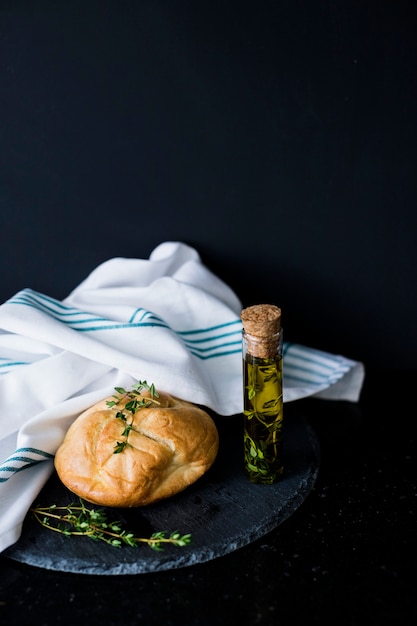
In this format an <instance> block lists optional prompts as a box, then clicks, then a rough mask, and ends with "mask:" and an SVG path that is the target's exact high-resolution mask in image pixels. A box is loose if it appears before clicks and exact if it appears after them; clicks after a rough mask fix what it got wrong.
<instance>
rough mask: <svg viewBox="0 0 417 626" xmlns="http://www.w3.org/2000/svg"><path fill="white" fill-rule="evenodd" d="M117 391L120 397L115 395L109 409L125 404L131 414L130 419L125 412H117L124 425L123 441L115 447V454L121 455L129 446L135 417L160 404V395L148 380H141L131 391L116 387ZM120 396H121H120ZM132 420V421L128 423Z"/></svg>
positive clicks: (109, 403) (108, 402)
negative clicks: (140, 410) (140, 411)
mask: <svg viewBox="0 0 417 626" xmlns="http://www.w3.org/2000/svg"><path fill="white" fill-rule="evenodd" d="M114 389H115V391H116V392H117V394H118V395H116V394H115V395H113V396H112V397H113V398H114V400H108V401H107V402H106V404H107V406H108V407H109V408H113V407H115V406H117V405H119V404H121V403H124V408H125V410H126V411H127V412H128V413H130V415H131V417H130V418H129V417H128V416H127V415H126V413H124V412H123V411H117V413H116V418H117V419H119V420H121V421H122V422H123V425H124V429H123V432H122V437H124V439H123V441H118V442H117V443H116V445H115V446H114V453H113V454H119V453H120V452H123V450H124V449H125V447H126V446H127V445H128V437H129V433H130V431H131V430H133V417H134V415H135V413H136V412H137V411H139V409H143V408H148V407H150V406H151V405H152V404H158V405H159V404H160V403H159V402H158V400H157V398H159V393H158V392H157V391H156V389H155V385H154V384H153V383H152V384H150V385H148V383H147V382H146V380H139V381H138V382H137V383H135V384H134V385H132V389H131V390H130V391H126V389H124V388H123V387H115V388H114ZM144 391H145V392H148V394H149V396H148V395H146V396H143V392H144ZM119 394H120V395H119ZM129 419H130V421H128V420H129Z"/></svg>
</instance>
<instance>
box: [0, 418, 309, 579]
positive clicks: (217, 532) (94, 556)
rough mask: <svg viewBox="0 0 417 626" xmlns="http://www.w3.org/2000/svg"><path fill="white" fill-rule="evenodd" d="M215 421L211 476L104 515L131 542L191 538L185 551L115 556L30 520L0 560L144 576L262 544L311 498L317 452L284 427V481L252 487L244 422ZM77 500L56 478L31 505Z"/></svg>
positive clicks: (297, 429)
mask: <svg viewBox="0 0 417 626" xmlns="http://www.w3.org/2000/svg"><path fill="white" fill-rule="evenodd" d="M213 419H215V421H216V424H217V427H218V430H219V435H220V448H219V453H218V456H217V459H216V461H215V463H214V465H213V466H212V467H211V469H210V470H209V471H208V472H207V473H206V474H205V475H204V476H203V477H202V478H200V479H199V480H198V481H197V482H196V483H194V484H193V485H191V486H190V487H188V488H187V489H186V490H185V491H183V492H182V493H180V494H177V495H176V496H174V497H172V498H169V499H167V500H163V501H161V502H159V503H157V504H155V505H151V506H148V507H143V508H136V509H106V511H107V514H108V518H109V519H115V520H120V521H121V523H122V524H123V527H124V528H125V529H126V530H129V531H132V532H134V533H135V536H141V537H149V536H150V535H151V534H152V533H153V532H155V531H162V530H165V531H168V532H169V533H171V532H172V531H175V530H178V531H179V532H180V533H181V534H185V533H191V535H192V543H191V544H190V545H189V546H185V547H181V548H179V547H175V546H171V545H168V544H167V545H166V546H165V547H164V550H163V552H156V551H155V550H152V549H151V548H149V547H148V546H147V545H146V544H142V545H140V546H139V547H137V548H131V547H128V546H123V547H122V548H120V549H118V548H114V547H111V546H108V545H107V544H105V543H103V542H100V541H92V540H91V539H88V538H86V537H77V538H76V537H65V536H63V535H61V534H60V533H56V532H53V531H51V530H49V529H46V528H44V527H43V526H41V524H39V523H38V522H36V521H35V520H34V519H33V517H32V515H31V514H28V516H27V518H26V520H25V523H24V526H23V532H22V536H21V538H20V539H19V541H18V542H17V543H16V544H14V545H13V546H11V547H9V548H8V549H7V550H6V551H5V552H4V553H3V554H4V556H6V557H9V558H11V559H13V560H16V561H19V562H22V563H26V564H28V565H34V566H36V567H40V568H44V569H49V570H56V571H61V572H73V573H82V574H95V575H117V574H144V573H148V572H157V571H161V570H169V569H175V568H180V567H185V566H189V565H194V564H196V563H202V562H205V561H209V560H212V559H215V558H217V557H220V556H223V555H225V554H228V553H230V552H233V551H234V550H237V549H238V548H241V547H242V546H245V545H247V544H249V543H251V542H253V541H255V540H256V539H259V538H260V537H262V536H263V535H265V534H266V533H268V532H269V531H271V530H272V529H274V528H276V527H277V526H278V525H279V524H280V523H281V522H283V521H284V520H285V519H287V518H288V517H289V516H290V515H291V514H292V513H293V512H294V511H295V510H296V509H297V508H298V507H299V506H300V504H301V503H302V502H303V501H304V500H305V498H306V497H307V495H308V494H309V492H310V491H311V489H312V487H313V485H314V483H315V480H316V477H317V473H318V468H319V457H320V455H319V445H318V442H317V439H316V436H315V434H314V432H313V431H312V430H311V428H310V427H309V426H308V423H307V422H306V420H305V419H304V418H303V417H301V416H297V415H291V416H290V417H288V418H287V419H286V421H285V428H284V451H283V454H284V462H285V471H284V475H283V477H282V479H281V480H280V481H279V482H277V483H276V484H274V485H253V484H251V483H250V482H249V481H248V480H247V478H246V477H245V475H244V472H243V468H242V454H243V452H242V450H243V448H242V446H243V443H242V421H241V419H242V418H241V416H235V417H227V418H224V417H222V418H219V417H216V416H213ZM76 500H77V498H76V497H74V495H73V494H72V493H71V492H69V491H68V490H67V489H66V488H65V487H64V486H63V485H62V483H61V482H60V481H59V479H58V478H57V476H56V474H53V475H52V477H51V479H50V480H49V481H48V482H47V484H46V485H45V487H44V489H43V490H42V492H41V493H40V494H39V496H38V498H37V499H36V502H35V504H39V505H40V506H49V505H51V504H57V505H65V504H69V503H71V502H75V501H76Z"/></svg>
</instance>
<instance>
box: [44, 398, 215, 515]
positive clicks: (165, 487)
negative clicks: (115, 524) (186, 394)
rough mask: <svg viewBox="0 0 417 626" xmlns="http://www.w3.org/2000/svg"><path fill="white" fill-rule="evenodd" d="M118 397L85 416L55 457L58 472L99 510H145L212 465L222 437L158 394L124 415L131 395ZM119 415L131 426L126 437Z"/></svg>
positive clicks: (202, 417)
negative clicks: (104, 508) (113, 508)
mask: <svg viewBox="0 0 417 626" xmlns="http://www.w3.org/2000/svg"><path fill="white" fill-rule="evenodd" d="M137 397H138V398H139V399H140V400H141V401H143V399H145V398H148V399H149V393H148V392H147V391H143V392H141V394H140V396H139V395H137ZM115 398H116V396H112V397H110V398H106V399H105V400H102V401H101V402H98V403H97V404H95V405H94V406H92V407H91V408H89V409H87V410H86V411H84V412H83V413H82V414H81V415H80V416H79V417H78V418H77V419H76V420H75V421H74V422H73V423H72V425H71V426H70V428H69V430H68V431H67V434H66V436H65V438H64V441H63V443H62V444H61V446H60V447H59V449H58V450H57V452H56V455H55V468H56V471H57V473H58V476H59V478H60V480H61V481H62V483H63V484H64V485H65V486H66V487H68V489H69V490H70V491H72V492H73V493H75V494H76V495H78V496H79V497H81V498H83V499H85V500H87V501H88V502H91V503H94V504H98V505H102V506H111V507H136V506H144V505H147V504H151V503H152V502H156V501H158V500H161V499H163V498H168V497H170V496H172V495H174V494H176V493H178V492H179V491H182V490H183V489H185V488H186V487H187V486H189V485H191V484H192V483H194V482H195V481H196V480H197V479H198V478H200V476H202V475H203V474H204V473H205V472H206V471H207V470H208V469H209V467H210V466H211V465H212V464H213V462H214V460H215V458H216V455H217V451H218V446H219V437H218V432H217V429H216V426H215V424H214V422H213V420H212V418H211V417H210V415H209V414H208V413H206V412H205V411H204V410H202V409H201V408H199V407H198V406H196V405H194V404H191V403H190V402H186V401H184V400H179V399H178V398H174V397H172V396H170V395H168V394H166V393H159V397H158V399H157V400H158V404H153V403H152V404H151V405H150V406H143V407H141V408H140V409H138V410H137V411H136V412H133V413H132V412H129V410H126V404H128V402H129V398H131V396H129V395H123V396H119V397H118V402H117V403H115V402H114V399H115ZM112 404H113V405H114V406H111V405H112ZM128 407H129V404H128ZM121 414H122V415H123V416H126V417H128V420H127V423H129V424H130V423H131V425H132V427H133V429H132V430H129V433H128V436H127V437H126V436H124V435H123V431H124V428H125V424H124V423H123V421H122V420H121V419H118V416H119V417H120V415H121ZM127 441H128V443H127V444H126V442H127ZM120 442H124V443H123V446H124V447H123V449H122V450H121V451H120V452H119V453H117V452H116V449H117V446H118V445H120Z"/></svg>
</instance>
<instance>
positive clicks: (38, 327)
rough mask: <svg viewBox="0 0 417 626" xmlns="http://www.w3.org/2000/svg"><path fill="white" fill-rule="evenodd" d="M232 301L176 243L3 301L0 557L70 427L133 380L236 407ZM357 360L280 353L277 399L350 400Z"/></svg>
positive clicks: (357, 386)
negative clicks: (64, 288)
mask: <svg viewBox="0 0 417 626" xmlns="http://www.w3.org/2000/svg"><path fill="white" fill-rule="evenodd" d="M240 312H241V303H240V301H239V299H238V298H237V296H236V295H235V294H234V293H233V291H232V290H231V289H230V288H229V287H228V286H227V285H226V284H225V283H224V282H223V281H221V280H220V279H219V278H218V277H216V276H215V275H214V274H213V273H211V272H210V271H209V270H208V269H207V268H206V267H205V266H204V265H203V264H202V262H201V259H200V256H199V254H198V253H197V251H196V250H194V249H193V248H191V247H190V246H187V245H185V244H183V243H180V242H165V243H162V244H161V245H159V246H158V247H157V248H155V250H154V251H153V252H152V254H151V255H150V257H149V260H142V259H125V258H114V259H111V260H109V261H106V262H105V263H103V264H102V265H99V266H98V267H97V268H96V269H95V270H94V271H93V272H92V273H91V274H90V275H89V276H88V277H87V278H86V280H84V281H83V282H82V283H81V284H80V285H79V286H78V287H77V288H76V289H75V290H74V291H73V292H72V293H71V294H70V295H69V296H68V297H67V298H66V299H65V300H63V301H58V300H55V299H54V298H51V297H49V296H47V295H44V294H41V293H38V292H35V291H33V290H31V289H24V290H22V291H20V292H18V293H17V294H16V295H15V296H13V297H12V298H11V299H10V300H8V301H7V302H5V303H4V304H2V305H1V306H0V373H1V374H2V375H1V376H0V552H1V551H3V550H4V549H6V548H7V547H8V546H10V545H11V544H13V543H14V542H16V541H17V540H18V538H19V537H20V534H21V527H22V523H23V520H24V518H25V515H26V513H27V511H28V509H29V507H30V505H31V503H32V502H33V500H34V499H35V498H36V496H37V494H38V493H39V491H40V490H41V488H42V486H43V485H44V484H45V482H46V480H47V479H48V477H49V476H50V475H51V473H52V471H53V457H54V454H55V451H56V449H57V447H58V446H59V445H60V443H61V441H62V439H63V437H64V435H65V433H66V431H67V429H68V427H69V425H70V424H71V422H72V421H73V420H74V419H75V417H76V416H77V415H78V414H79V413H80V412H81V411H83V410H84V409H86V408H87V407H89V406H91V405H92V404H94V403H95V402H97V401H98V400H100V399H102V398H103V397H106V396H107V395H111V394H112V393H113V391H114V387H116V386H129V385H130V384H132V383H133V382H135V381H137V380H146V381H147V382H148V383H153V384H154V385H155V387H156V388H157V389H160V390H164V391H167V392H168V393H171V394H173V395H175V396H178V397H181V398H183V399H185V400H189V401H191V402H195V403H197V404H201V405H203V406H206V407H208V408H210V409H212V410H213V411H215V412H216V413H218V414H219V415H224V416H229V415H234V414H237V413H240V412H241V411H242V404H243V393H242V353H241V346H242V340H241V331H242V326H241V322H240ZM363 377H364V369H363V365H362V364H361V363H359V362H356V361H352V360H349V359H347V358H345V357H342V356H335V355H331V354H328V353H323V352H319V351H317V350H314V349H311V348H306V347H303V346H300V345H296V344H285V346H284V401H285V402H288V401H292V400H296V399H298V398H302V397H306V396H310V395H317V396H320V397H326V398H332V399H342V400H349V401H353V402H355V401H357V400H358V398H359V394H360V390H361V386H362V382H363Z"/></svg>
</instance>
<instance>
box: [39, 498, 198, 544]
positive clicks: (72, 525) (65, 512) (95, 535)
mask: <svg viewBox="0 0 417 626" xmlns="http://www.w3.org/2000/svg"><path fill="white" fill-rule="evenodd" d="M31 512H32V514H33V516H34V517H35V519H36V520H37V521H38V522H39V523H40V524H41V525H42V526H44V527H45V528H48V529H50V530H53V531H55V532H58V533H61V534H62V535H65V536H66V537H70V536H79V537H81V536H82V537H88V538H90V539H93V540H95V541H104V543H107V544H108V545H110V546H113V547H114V548H121V547H122V546H123V545H124V544H125V545H128V546H130V547H131V548H136V547H138V546H139V544H141V543H146V544H147V545H148V546H149V547H150V548H152V549H153V550H156V551H157V552H162V551H163V547H162V544H171V545H174V546H177V547H183V546H187V545H189V544H190V543H191V535H190V534H186V535H181V534H180V533H179V532H178V531H174V532H172V533H171V534H168V532H167V531H159V532H155V533H153V534H152V535H151V536H150V537H135V536H134V534H133V533H132V532H128V531H126V530H123V528H122V526H121V523H120V522H119V521H113V522H112V521H108V519H107V515H106V513H105V511H104V510H103V509H94V508H88V507H87V506H86V505H85V504H84V502H83V501H82V500H81V498H80V501H79V503H78V504H77V503H71V504H68V505H67V506H57V505H56V504H52V505H51V506H48V507H41V506H37V507H34V508H32V509H31Z"/></svg>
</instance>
